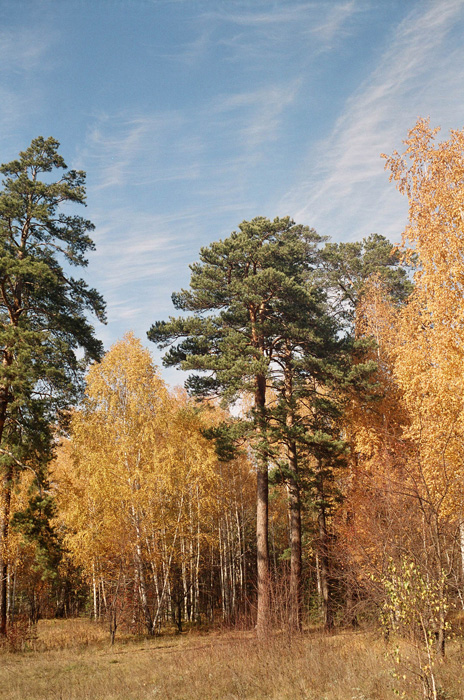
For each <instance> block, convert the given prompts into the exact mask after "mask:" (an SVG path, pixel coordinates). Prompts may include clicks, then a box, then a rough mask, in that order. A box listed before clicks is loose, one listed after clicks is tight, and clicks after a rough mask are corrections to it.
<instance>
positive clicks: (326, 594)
mask: <svg viewBox="0 0 464 700" xmlns="http://www.w3.org/2000/svg"><path fill="white" fill-rule="evenodd" d="M318 524H319V546H320V556H319V563H320V573H321V593H322V615H323V621H324V628H325V629H326V630H327V631H329V630H331V629H332V627H333V624H334V621H333V613H332V606H331V592H330V568H329V536H328V532H327V522H326V517H325V508H324V506H323V505H321V506H320V510H319V515H318Z"/></svg>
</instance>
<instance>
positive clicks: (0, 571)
mask: <svg viewBox="0 0 464 700" xmlns="http://www.w3.org/2000/svg"><path fill="white" fill-rule="evenodd" d="M12 480H13V467H6V470H5V474H4V477H3V484H2V501H3V503H2V514H1V517H2V520H1V530H0V534H1V542H0V636H5V635H6V629H7V608H8V590H7V581H8V537H9V531H10V510H11V483H12Z"/></svg>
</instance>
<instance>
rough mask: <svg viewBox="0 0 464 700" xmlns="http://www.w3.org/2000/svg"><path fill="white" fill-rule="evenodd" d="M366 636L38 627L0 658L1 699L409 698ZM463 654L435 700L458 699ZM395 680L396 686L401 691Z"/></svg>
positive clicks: (453, 657)
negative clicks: (111, 633) (119, 633)
mask: <svg viewBox="0 0 464 700" xmlns="http://www.w3.org/2000/svg"><path fill="white" fill-rule="evenodd" d="M385 651H386V650H385V644H384V642H383V641H382V640H381V639H380V638H379V637H378V636H376V635H375V634H374V633H372V632H356V633H355V632H340V633H338V634H334V635H331V636H325V635H322V634H314V633H311V634H306V635H302V636H300V637H297V638H296V637H294V638H292V639H289V638H288V637H287V636H284V635H278V634H276V635H273V637H272V638H270V639H269V641H268V642H267V643H265V644H261V645H258V643H257V641H256V639H255V637H254V634H253V633H252V632H246V631H237V632H220V633H217V632H210V633H208V634H198V633H194V632H191V633H187V634H184V635H164V636H161V637H158V638H155V639H136V638H134V637H129V636H127V637H121V638H120V639H119V640H117V641H116V644H115V645H114V646H113V647H110V646H109V643H108V632H107V630H105V629H102V628H101V627H99V626H98V625H95V624H93V623H91V622H89V621H87V620H66V621H53V620H52V621H41V622H40V623H39V625H38V628H37V635H36V637H35V638H34V640H33V641H31V646H30V648H29V650H26V651H23V652H20V653H11V652H6V651H4V652H3V653H2V654H1V655H0V698H5V699H6V698H8V700H45V699H47V700H51V699H53V700H84V699H85V700H148V699H150V700H153V698H160V699H161V698H163V699H165V700H210V699H211V700H212V699H214V700H242V699H243V700H245V699H246V700H261V699H264V698H269V699H271V700H296V699H297V698H302V699H305V700H387V699H390V698H395V697H398V694H399V695H400V697H401V694H402V692H403V691H404V692H406V693H407V694H406V695H404V696H403V697H407V698H408V700H412V698H414V697H420V695H417V692H418V688H416V687H415V685H414V679H409V678H408V679H406V680H404V681H403V680H402V679H398V678H396V677H395V676H396V675H397V674H395V669H394V668H393V667H392V662H391V659H390V657H389V655H388V654H386V653H385ZM462 675H463V674H462V647H461V645H460V644H459V643H458V642H454V643H453V645H450V648H449V653H448V659H447V660H446V661H445V663H443V664H442V666H441V668H440V669H439V676H440V678H439V680H440V684H441V688H442V691H441V692H442V697H443V698H450V699H451V698H452V700H464V694H463V691H462V688H461V682H460V681H461V677H462ZM401 683H403V685H401Z"/></svg>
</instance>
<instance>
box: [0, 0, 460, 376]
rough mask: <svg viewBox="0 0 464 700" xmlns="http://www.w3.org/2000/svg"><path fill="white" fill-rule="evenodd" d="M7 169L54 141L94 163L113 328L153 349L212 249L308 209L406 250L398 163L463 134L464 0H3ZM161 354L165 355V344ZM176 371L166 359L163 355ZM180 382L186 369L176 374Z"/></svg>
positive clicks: (302, 218)
mask: <svg viewBox="0 0 464 700" xmlns="http://www.w3.org/2000/svg"><path fill="white" fill-rule="evenodd" d="M0 10H1V15H0V16H1V20H0V22H1V23H0V75H1V79H0V161H1V162H7V161H9V160H11V159H13V158H14V157H15V156H16V154H17V153H18V152H19V151H20V150H21V149H23V148H25V147H26V146H27V145H28V144H29V143H30V141H31V139H32V138H34V137H36V136H38V135H43V136H54V137H55V138H57V139H58V140H59V141H60V142H61V153H62V155H63V156H64V158H65V160H66V161H67V163H68V165H69V166H70V167H76V168H82V169H84V170H86V171H87V193H88V197H87V200H88V207H87V210H86V211H85V212H84V211H83V212H82V213H85V216H86V217H88V218H90V219H91V220H92V221H93V222H94V223H95V225H96V231H95V236H94V238H95V241H96V244H97V251H96V252H95V253H93V254H92V255H91V257H90V265H89V268H88V269H87V270H86V271H85V278H86V279H87V280H88V281H89V282H90V283H91V284H92V285H94V286H96V287H97V288H98V289H99V290H100V291H101V292H102V293H103V294H104V296H105V298H106V300H107V303H108V325H107V326H105V327H103V326H99V327H98V328H97V331H98V335H99V336H100V337H101V338H102V339H103V341H104V343H105V346H106V347H109V346H110V345H111V344H112V343H113V342H115V341H116V340H117V339H118V338H120V337H121V336H122V335H123V334H124V332H125V331H127V330H133V331H134V333H135V334H136V335H137V336H139V337H141V338H142V339H143V340H144V342H145V334H146V331H147V330H148V328H149V327H150V325H151V323H152V322H153V321H155V320H158V319H162V318H166V317H167V316H168V315H169V314H171V313H173V309H172V305H171V293H172V292H173V291H175V290H179V289H180V288H181V287H185V286H187V285H188V280H189V270H188V264H189V263H191V262H193V261H194V260H195V259H197V255H198V250H199V248H200V246H202V245H207V244H208V243H210V242H211V241H213V240H216V239H218V238H224V237H226V236H227V235H229V233H230V232H231V231H232V230H234V229H235V228H236V227H237V225H238V224H239V223H240V222H241V221H242V220H243V219H250V218H253V217H254V216H261V215H262V216H268V217H270V218H273V217H275V216H284V215H287V214H288V215H291V216H292V217H293V218H294V219H295V220H296V221H297V223H304V224H308V225H310V226H313V227H315V228H316V229H317V231H318V232H319V233H320V234H322V235H327V236H331V237H332V239H333V240H356V239H361V238H363V237H365V236H367V235H369V234H370V233H372V232H377V233H381V234H384V235H385V236H387V237H389V238H390V239H391V240H392V241H394V242H398V241H399V240H400V236H401V231H402V229H403V228H404V224H405V216H406V203H405V202H404V201H403V199H402V197H401V196H400V195H399V194H398V193H397V192H396V190H395V188H394V186H393V185H392V184H391V183H389V182H388V175H387V173H386V172H385V171H384V168H383V161H382V159H381V158H380V153H382V152H386V153H391V152H392V151H393V150H394V149H395V148H397V149H400V148H401V142H402V139H404V138H405V137H406V134H407V131H408V129H410V128H411V127H412V126H413V125H414V123H415V121H416V119H417V117H418V116H429V117H430V119H431V122H432V125H440V126H441V127H442V130H443V131H442V135H443V137H444V138H445V137H446V136H447V134H448V130H449V129H450V128H456V129H460V128H462V127H463V126H464V89H463V88H464V41H463V40H462V37H463V36H464V0H434V1H428V0H407V1H406V0H402V1H401V2H397V1H396V0H340V1H338V0H314V1H313V2H305V1H303V0H301V1H297V0H287V1H286V0H280V2H273V1H271V0H240V1H238V0H224V1H223V0H204V1H200V0H29V1H26V0H0ZM151 347H152V349H153V350H154V347H153V346H151ZM154 355H155V358H156V359H157V360H158V359H159V355H158V354H157V353H156V352H154ZM165 376H166V377H167V379H168V380H169V381H170V382H175V381H176V375H174V373H172V372H170V373H169V374H166V375H165Z"/></svg>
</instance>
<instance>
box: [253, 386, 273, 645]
mask: <svg viewBox="0 0 464 700" xmlns="http://www.w3.org/2000/svg"><path fill="white" fill-rule="evenodd" d="M265 401H266V379H265V377H264V376H263V375H258V376H257V377H256V393H255V408H256V410H257V411H258V430H259V437H260V439H261V443H264V442H265V432H266V425H265V416H264V411H265ZM256 506H257V507H256V553H257V574H258V610H257V618H256V633H257V636H258V638H260V639H263V638H264V637H265V636H266V634H267V632H268V628H269V625H270V590H269V589H270V581H269V476H268V469H267V457H266V454H265V447H264V445H263V444H261V445H259V447H258V459H257V504H256Z"/></svg>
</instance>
